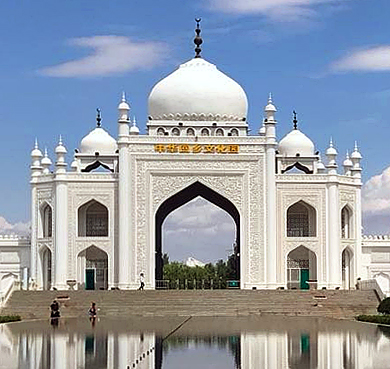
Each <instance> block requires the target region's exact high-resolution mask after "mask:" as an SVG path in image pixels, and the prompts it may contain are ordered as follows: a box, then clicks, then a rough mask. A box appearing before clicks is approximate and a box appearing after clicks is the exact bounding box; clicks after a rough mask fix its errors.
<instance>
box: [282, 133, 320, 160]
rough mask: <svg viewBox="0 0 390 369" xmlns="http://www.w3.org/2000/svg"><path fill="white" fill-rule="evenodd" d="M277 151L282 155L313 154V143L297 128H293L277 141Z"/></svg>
mask: <svg viewBox="0 0 390 369" xmlns="http://www.w3.org/2000/svg"><path fill="white" fill-rule="evenodd" d="M279 153H280V154H282V155H284V156H290V157H291V156H313V155H314V144H313V142H312V141H311V140H310V138H309V137H307V136H306V135H305V134H304V133H302V132H301V131H300V130H299V129H293V130H292V131H291V132H290V133H288V134H287V135H286V136H285V137H284V138H283V139H282V140H281V141H280V142H279Z"/></svg>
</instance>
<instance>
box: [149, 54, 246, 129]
mask: <svg viewBox="0 0 390 369" xmlns="http://www.w3.org/2000/svg"><path fill="white" fill-rule="evenodd" d="M247 109H248V101H247V97H246V94H245V92H244V90H243V89H242V87H241V86H240V85H239V84H238V83H237V82H235V81H234V80H233V79H231V78H230V77H228V76H227V75H225V74H224V73H222V72H221V71H219V70H218V69H217V67H216V66H215V65H214V64H211V63H209V62H207V61H206V60H204V59H202V58H194V59H192V60H190V61H188V62H187V63H185V64H182V65H180V67H179V68H178V69H177V70H176V71H174V72H173V73H171V74H170V75H168V76H167V77H165V78H164V79H162V80H161V81H160V82H158V83H157V84H156V85H155V86H154V87H153V89H152V91H151V93H150V95H149V116H150V117H151V119H153V120H191V121H196V120H200V121H206V120H207V121H210V120H222V121H241V122H244V121H245V120H246V115H247Z"/></svg>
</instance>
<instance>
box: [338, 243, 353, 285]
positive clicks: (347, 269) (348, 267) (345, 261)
mask: <svg viewBox="0 0 390 369" xmlns="http://www.w3.org/2000/svg"><path fill="white" fill-rule="evenodd" d="M341 266H342V279H343V288H344V289H345V290H350V289H352V288H354V287H355V277H354V275H355V273H354V263H353V251H352V250H351V249H350V248H349V247H346V248H345V249H344V250H343V252H342V254H341Z"/></svg>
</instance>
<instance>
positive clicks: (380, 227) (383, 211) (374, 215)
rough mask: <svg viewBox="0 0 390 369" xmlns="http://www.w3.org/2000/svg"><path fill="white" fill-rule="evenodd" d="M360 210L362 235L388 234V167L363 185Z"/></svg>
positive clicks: (389, 177)
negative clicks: (361, 211) (361, 213)
mask: <svg viewBox="0 0 390 369" xmlns="http://www.w3.org/2000/svg"><path fill="white" fill-rule="evenodd" d="M362 208H363V230H364V234H370V233H374V234H388V233H390V167H388V168H386V169H385V170H384V171H383V172H382V173H381V174H379V175H376V176H373V177H371V178H370V179H369V180H368V181H367V182H366V183H365V184H364V186H363V189H362Z"/></svg>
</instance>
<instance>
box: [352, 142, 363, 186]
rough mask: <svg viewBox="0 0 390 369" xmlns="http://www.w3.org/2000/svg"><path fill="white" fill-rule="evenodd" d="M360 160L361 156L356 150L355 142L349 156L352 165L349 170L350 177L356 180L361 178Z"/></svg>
mask: <svg viewBox="0 0 390 369" xmlns="http://www.w3.org/2000/svg"><path fill="white" fill-rule="evenodd" d="M361 160H362V155H361V154H360V152H359V150H358V146H357V142H355V148H354V150H353V152H352V154H351V161H352V164H353V165H352V169H351V175H352V176H353V177H354V178H357V179H358V180H360V179H361V178H362V168H361V167H360V161H361Z"/></svg>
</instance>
